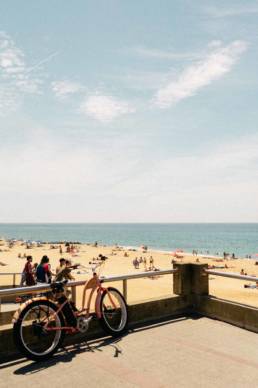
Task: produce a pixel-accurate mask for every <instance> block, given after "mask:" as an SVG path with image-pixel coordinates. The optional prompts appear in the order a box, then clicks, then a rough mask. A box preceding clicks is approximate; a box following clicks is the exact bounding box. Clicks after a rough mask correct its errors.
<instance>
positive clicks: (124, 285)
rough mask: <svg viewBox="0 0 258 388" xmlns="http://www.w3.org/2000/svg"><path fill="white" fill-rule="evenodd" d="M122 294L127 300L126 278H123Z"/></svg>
mask: <svg viewBox="0 0 258 388" xmlns="http://www.w3.org/2000/svg"><path fill="white" fill-rule="evenodd" d="M123 295H124V298H125V301H126V302H127V280H126V279H124V280H123Z"/></svg>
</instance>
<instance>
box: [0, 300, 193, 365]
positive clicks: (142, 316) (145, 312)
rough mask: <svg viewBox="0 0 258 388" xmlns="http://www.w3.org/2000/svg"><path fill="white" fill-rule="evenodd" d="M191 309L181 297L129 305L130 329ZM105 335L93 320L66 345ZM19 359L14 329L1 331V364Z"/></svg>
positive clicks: (66, 340)
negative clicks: (85, 329) (87, 328)
mask: <svg viewBox="0 0 258 388" xmlns="http://www.w3.org/2000/svg"><path fill="white" fill-rule="evenodd" d="M189 307H190V306H189V298H187V297H180V296H176V297H168V298H164V299H158V300H152V301H148V302H142V303H138V304H134V305H129V306H128V310H129V327H133V326H135V325H137V324H141V323H147V322H153V321H154V320H157V319H163V318H168V317H173V316H176V315H179V314H182V313H185V312H186V311H188V309H189ZM103 335H105V333H104V332H103V330H102V328H101V327H100V325H99V323H98V321H97V320H96V321H95V320H93V321H92V322H91V325H90V329H89V331H88V332H87V333H86V334H80V333H78V334H75V335H67V336H66V338H65V341H64V345H71V344H76V343H80V342H84V341H85V340H89V339H92V338H97V337H99V336H103ZM18 357H21V355H20V354H19V352H18V351H17V349H16V347H15V345H14V343H13V330H12V328H7V329H5V330H0V363H1V362H5V361H7V360H10V359H13V358H18Z"/></svg>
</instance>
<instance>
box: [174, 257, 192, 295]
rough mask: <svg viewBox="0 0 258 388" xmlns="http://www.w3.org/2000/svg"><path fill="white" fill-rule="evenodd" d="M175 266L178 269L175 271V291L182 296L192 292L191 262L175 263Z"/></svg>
mask: <svg viewBox="0 0 258 388" xmlns="http://www.w3.org/2000/svg"><path fill="white" fill-rule="evenodd" d="M173 268H174V269H177V270H178V271H177V272H176V273H174V278H173V293H174V294H176V295H180V296H183V295H189V294H191V264H186V263H174V264H173Z"/></svg>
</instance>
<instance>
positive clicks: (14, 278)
mask: <svg viewBox="0 0 258 388" xmlns="http://www.w3.org/2000/svg"><path fill="white" fill-rule="evenodd" d="M15 280H16V275H15V273H13V288H15Z"/></svg>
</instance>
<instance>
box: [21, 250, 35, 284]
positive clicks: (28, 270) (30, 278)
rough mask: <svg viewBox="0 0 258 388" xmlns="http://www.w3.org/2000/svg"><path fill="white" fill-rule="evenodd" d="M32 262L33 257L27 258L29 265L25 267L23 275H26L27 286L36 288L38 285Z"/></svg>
mask: <svg viewBox="0 0 258 388" xmlns="http://www.w3.org/2000/svg"><path fill="white" fill-rule="evenodd" d="M32 260H33V258H32V256H27V263H26V264H25V267H24V270H23V273H24V274H25V283H26V286H34V285H35V284H36V281H35V277H34V271H33V269H34V267H33V265H32Z"/></svg>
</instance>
